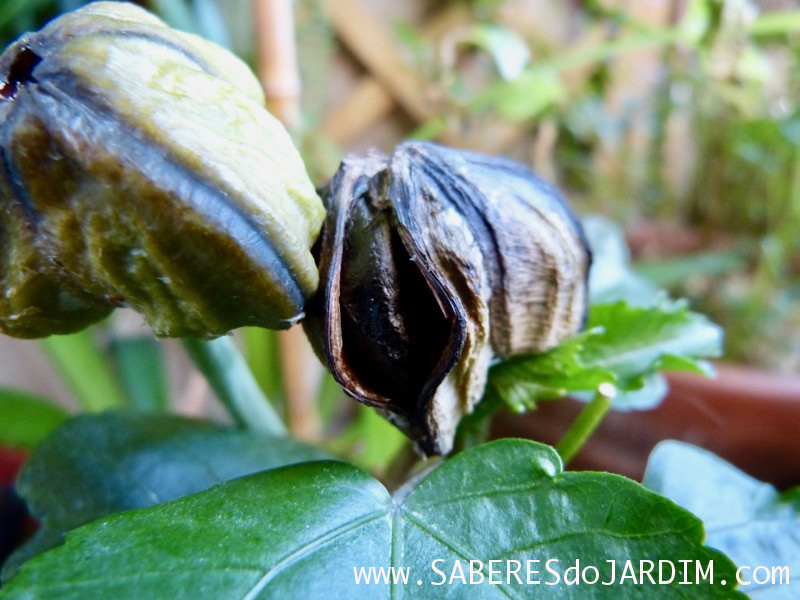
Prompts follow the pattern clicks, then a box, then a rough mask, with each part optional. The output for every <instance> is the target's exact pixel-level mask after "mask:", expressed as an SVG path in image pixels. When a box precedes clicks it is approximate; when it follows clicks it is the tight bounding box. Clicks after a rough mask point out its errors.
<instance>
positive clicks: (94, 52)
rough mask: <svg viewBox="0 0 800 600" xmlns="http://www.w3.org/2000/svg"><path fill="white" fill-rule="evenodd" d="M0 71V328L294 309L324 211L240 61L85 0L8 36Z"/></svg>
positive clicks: (189, 325)
mask: <svg viewBox="0 0 800 600" xmlns="http://www.w3.org/2000/svg"><path fill="white" fill-rule="evenodd" d="M0 77H2V78H3V80H4V85H3V87H2V89H0V286H1V287H2V294H0V331H2V332H4V333H7V334H9V335H13V336H17V337H38V336H43V335H49V334H52V333H66V332H70V331H76V330H78V329H81V328H83V327H85V326H86V325H88V324H89V323H91V322H93V321H96V320H98V319H100V318H102V317H103V316H104V315H106V314H107V313H108V311H109V310H111V308H113V307H114V306H117V305H129V306H132V307H133V308H135V309H137V310H138V311H139V312H141V313H142V314H143V315H144V317H145V319H146V320H147V322H148V323H149V324H150V325H151V326H152V327H153V328H154V329H155V331H156V332H157V333H158V334H159V335H165V336H183V335H192V336H197V337H212V336H216V335H220V334H223V333H225V332H227V331H229V330H230V329H232V328H234V327H237V326H240V325H260V326H264V327H274V328H281V327H287V326H289V325H290V324H291V323H293V322H295V321H296V320H298V319H299V318H300V317H301V316H302V311H303V310H304V305H305V301H306V299H307V298H308V297H309V296H310V295H311V294H313V292H314V290H315V289H316V286H317V282H318V274H317V270H316V265H315V264H314V260H313V258H312V256H311V254H310V247H311V245H312V244H313V242H314V240H315V239H316V237H317V235H318V232H319V228H320V226H321V224H322V220H323V219H324V209H323V207H322V203H321V202H320V200H319V198H318V197H317V195H316V193H315V191H314V188H313V186H312V185H311V182H310V181H309V180H308V177H307V175H306V172H305V169H304V166H303V163H302V161H301V159H300V157H299V155H298V154H297V152H296V150H295V149H294V147H293V146H292V143H291V140H290V138H289V136H288V135H287V134H286V132H285V131H284V129H283V127H282V126H281V125H280V123H278V121H276V120H275V119H274V118H273V117H272V116H270V115H269V113H268V112H267V111H266V110H265V108H264V98H263V94H262V92H261V88H260V86H259V84H258V82H257V80H256V79H255V77H254V76H253V75H252V74H251V73H250V71H249V70H248V69H247V67H246V66H245V65H244V64H243V63H242V62H241V61H239V60H238V59H237V58H235V57H234V56H233V55H232V54H230V53H229V52H227V51H226V50H224V49H222V48H219V47H217V46H215V45H213V44H211V43H208V42H206V41H204V40H202V39H200V38H198V37H196V36H193V35H189V34H185V33H181V32H178V31H175V30H172V29H170V28H168V27H167V26H166V25H164V23H162V22H161V21H159V20H158V19H157V18H155V17H154V16H152V15H150V14H149V13H147V12H145V11H144V10H142V9H140V8H137V7H136V6H134V5H132V4H127V3H118V2H97V3H94V4H90V5H88V6H86V7H84V8H83V9H81V10H79V11H76V12H74V13H71V14H68V15H65V16H63V17H61V18H59V19H57V20H56V21H54V22H52V23H51V24H49V25H48V26H47V27H45V28H44V29H43V30H42V31H40V32H37V33H33V34H30V35H28V36H26V37H24V38H22V39H20V40H19V41H17V42H16V43H15V44H13V45H12V46H11V47H9V48H8V49H7V50H6V51H5V53H3V55H2V56H1V57H0Z"/></svg>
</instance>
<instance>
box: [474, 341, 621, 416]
mask: <svg viewBox="0 0 800 600" xmlns="http://www.w3.org/2000/svg"><path fill="white" fill-rule="evenodd" d="M599 334H600V331H592V330H589V331H585V332H583V333H581V334H579V335H577V336H574V337H572V338H570V339H568V340H566V341H565V342H563V343H562V344H561V345H559V346H557V347H556V348H554V349H553V350H551V351H549V352H546V353H544V354H538V355H536V356H520V357H515V358H510V359H508V360H506V361H504V362H501V363H498V364H497V365H495V366H494V367H492V370H491V372H490V377H489V384H488V388H487V395H488V396H494V397H496V398H500V399H501V400H502V401H503V402H504V403H505V404H506V405H507V406H508V407H509V408H511V410H514V411H517V412H523V411H525V410H529V409H531V408H534V407H535V406H536V403H537V402H539V401H541V400H554V399H556V398H561V397H563V396H565V395H567V394H568V393H570V392H577V391H582V390H596V389H597V388H598V386H600V385H601V384H603V383H614V382H615V381H616V376H615V375H614V373H613V372H612V371H610V370H609V369H604V368H595V367H592V366H590V365H587V364H585V363H584V362H583V360H582V357H581V353H582V352H583V350H584V346H585V345H586V344H587V343H588V340H589V339H590V338H591V337H593V336H596V335H599Z"/></svg>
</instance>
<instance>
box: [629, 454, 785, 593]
mask: <svg viewBox="0 0 800 600" xmlns="http://www.w3.org/2000/svg"><path fill="white" fill-rule="evenodd" d="M689 465H691V468H687V466H689ZM644 485H645V486H646V487H648V488H650V489H652V490H654V491H656V492H658V493H660V494H663V495H665V496H666V497H668V498H670V499H672V500H674V501H675V502H676V503H678V504H679V505H680V506H682V507H684V508H686V509H687V510H690V511H692V512H693V513H694V514H695V515H697V516H698V517H700V518H701V519H703V522H704V524H705V527H706V531H707V532H708V539H707V542H708V544H709V545H711V546H713V547H715V548H719V549H720V550H722V551H723V552H725V553H727V554H728V556H730V557H731V558H732V559H733V560H734V561H735V562H736V563H737V564H738V565H740V566H742V567H745V570H743V571H742V573H741V577H742V582H743V584H745V583H747V585H742V590H743V591H745V592H747V594H748V595H752V596H753V597H754V598H758V599H759V600H795V599H796V598H798V597H800V582H798V580H797V578H796V576H795V579H793V580H792V579H790V575H791V574H792V573H795V574H796V573H800V487H796V488H794V489H791V490H788V491H786V492H784V493H779V492H778V491H777V490H776V489H775V488H774V487H772V486H771V485H769V484H767V483H763V482H761V481H758V480H756V479H753V478H752V477H750V476H749V475H747V474H746V473H743V472H742V471H740V470H739V469H737V468H736V467H734V466H733V465H731V464H729V463H727V462H725V461H724V460H722V459H721V458H719V457H718V456H715V455H714V454H712V453H710V452H708V451H707V450H703V449H701V448H697V447H695V446H691V445H689V444H685V443H682V442H676V441H668V442H662V443H661V444H659V445H658V446H657V447H656V449H655V450H653V453H652V454H651V455H650V461H649V462H648V465H647V471H646V473H645V480H644ZM761 567H765V568H766V570H764V569H762V568H761ZM783 567H786V569H785V571H783ZM756 568H758V569H759V570H758V572H755V569H756ZM773 569H777V570H776V571H775V574H776V579H775V584H773V583H772V574H773ZM781 576H782V581H783V583H779V582H780V581H781ZM767 577H769V579H770V581H769V583H761V584H759V583H756V582H757V581H765V579H767ZM748 582H749V583H748Z"/></svg>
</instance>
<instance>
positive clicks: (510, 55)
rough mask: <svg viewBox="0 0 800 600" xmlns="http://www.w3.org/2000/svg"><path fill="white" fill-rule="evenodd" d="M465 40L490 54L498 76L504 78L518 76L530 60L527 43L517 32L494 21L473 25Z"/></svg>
mask: <svg viewBox="0 0 800 600" xmlns="http://www.w3.org/2000/svg"><path fill="white" fill-rule="evenodd" d="M467 42H469V43H471V44H473V45H475V46H477V47H478V48H480V49H481V50H483V51H484V52H486V53H487V54H488V55H489V56H491V57H492V60H493V61H494V63H495V65H496V66H497V71H498V73H499V74H500V77H502V78H503V79H505V80H511V79H514V78H516V77H519V76H520V75H521V74H522V72H523V70H524V69H525V67H527V66H528V64H530V62H531V53H530V50H529V49H528V45H527V44H526V43H525V41H524V40H523V39H522V38H521V37H520V36H519V34H517V33H516V32H515V31H513V30H512V29H509V28H508V27H503V26H502V25H498V24H496V23H479V24H477V25H474V26H473V27H472V31H471V32H470V35H469V36H468V37H467Z"/></svg>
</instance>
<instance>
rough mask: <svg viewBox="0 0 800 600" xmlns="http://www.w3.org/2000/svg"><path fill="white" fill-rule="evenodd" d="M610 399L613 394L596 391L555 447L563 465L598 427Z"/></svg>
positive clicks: (606, 410)
mask: <svg viewBox="0 0 800 600" xmlns="http://www.w3.org/2000/svg"><path fill="white" fill-rule="evenodd" d="M612 397H613V394H608V395H605V394H603V393H602V392H601V391H600V390H598V391H597V392H596V393H595V395H594V398H592V401H591V402H589V404H587V405H586V406H585V407H584V408H583V410H582V411H581V413H580V414H579V415H578V418H577V419H575V421H574V422H573V423H572V425H570V427H569V429H568V430H567V433H565V434H564V437H562V438H561V441H560V442H558V444H557V445H556V450H557V451H558V453H559V454H560V455H561V459H562V460H563V461H564V464H567V463H568V462H569V461H570V460H572V459H573V458H574V457H575V455H576V454H578V452H580V450H581V448H583V445H584V444H585V443H586V441H587V440H588V439H589V438H590V437H591V435H592V434H593V433H594V431H595V429H597V426H598V425H600V422H601V421H602V420H603V417H605V416H606V413H607V412H608V410H609V409H610V408H611V400H612Z"/></svg>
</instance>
